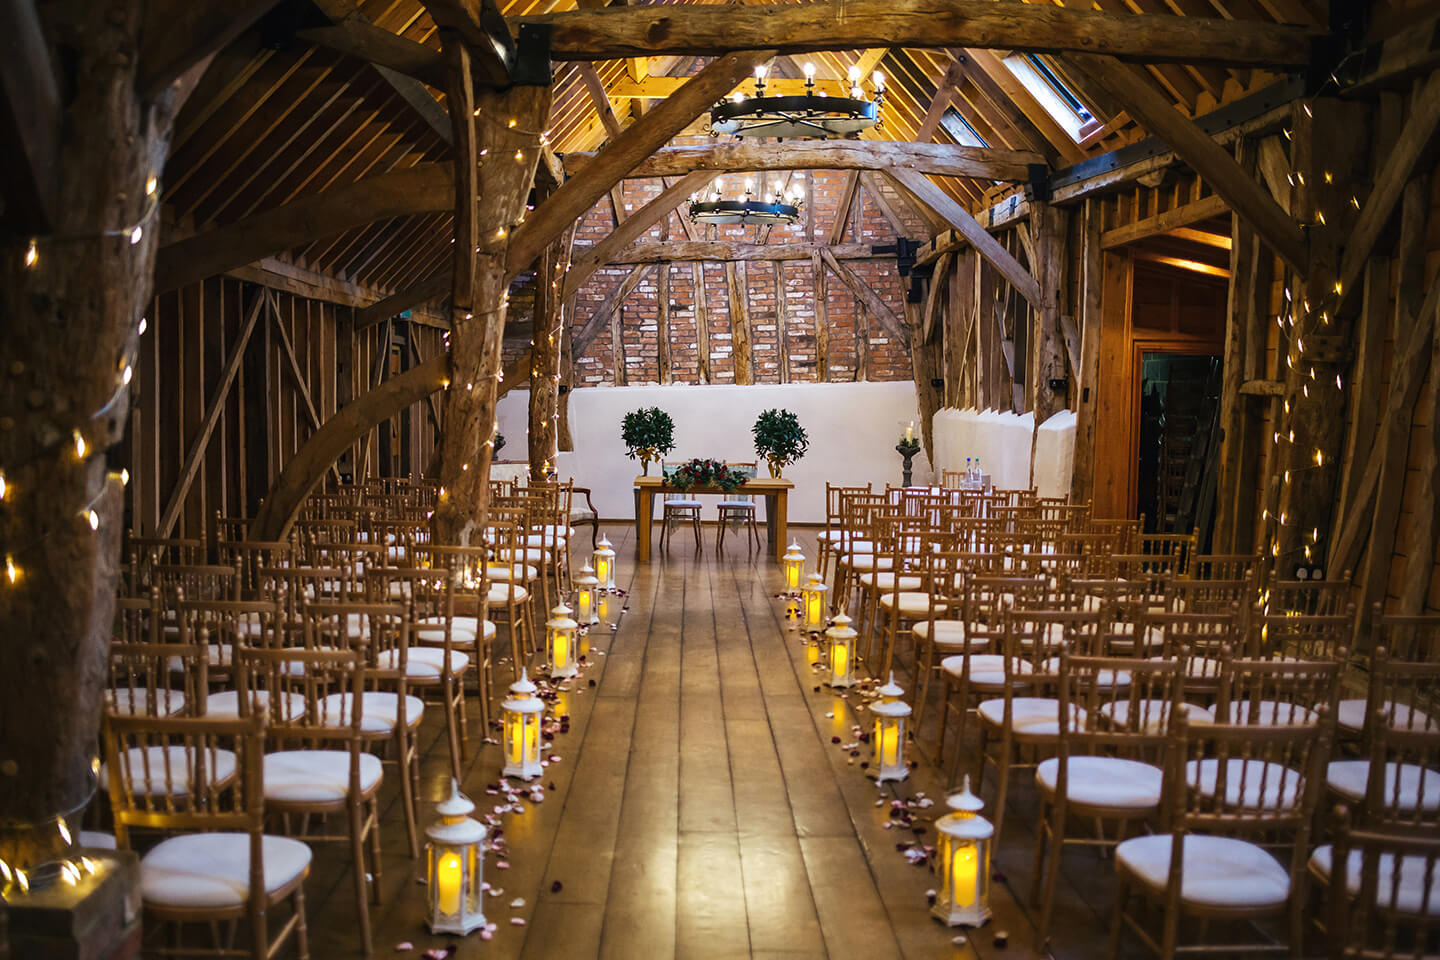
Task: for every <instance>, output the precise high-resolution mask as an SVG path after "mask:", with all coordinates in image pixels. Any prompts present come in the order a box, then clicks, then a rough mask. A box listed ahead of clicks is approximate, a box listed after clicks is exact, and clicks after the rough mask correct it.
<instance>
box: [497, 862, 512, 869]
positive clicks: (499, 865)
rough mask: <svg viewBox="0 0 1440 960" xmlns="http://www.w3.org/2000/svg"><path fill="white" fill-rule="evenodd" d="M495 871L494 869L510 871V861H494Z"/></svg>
mask: <svg viewBox="0 0 1440 960" xmlns="http://www.w3.org/2000/svg"><path fill="white" fill-rule="evenodd" d="M495 869H496V870H509V869H510V861H509V860H496V861H495Z"/></svg>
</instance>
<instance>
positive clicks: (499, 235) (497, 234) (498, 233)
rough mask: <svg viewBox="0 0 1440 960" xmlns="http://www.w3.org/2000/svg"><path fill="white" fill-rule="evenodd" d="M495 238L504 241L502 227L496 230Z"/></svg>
mask: <svg viewBox="0 0 1440 960" xmlns="http://www.w3.org/2000/svg"><path fill="white" fill-rule="evenodd" d="M495 236H496V238H497V239H500V240H504V239H505V228H504V227H501V228H500V229H499V230H496V231H495Z"/></svg>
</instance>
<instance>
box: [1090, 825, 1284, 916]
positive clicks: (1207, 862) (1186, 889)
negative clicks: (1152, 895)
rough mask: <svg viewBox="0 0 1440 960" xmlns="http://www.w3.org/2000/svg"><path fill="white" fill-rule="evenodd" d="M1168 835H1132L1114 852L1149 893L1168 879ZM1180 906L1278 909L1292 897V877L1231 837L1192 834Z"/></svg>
mask: <svg viewBox="0 0 1440 960" xmlns="http://www.w3.org/2000/svg"><path fill="white" fill-rule="evenodd" d="M1173 843H1174V839H1173V838H1172V837H1171V836H1170V834H1168V833H1162V834H1155V835H1152V836H1148V837H1134V838H1132V839H1130V840H1126V841H1125V842H1123V843H1121V844H1120V845H1119V846H1117V847H1116V848H1115V859H1116V862H1117V863H1118V864H1120V865H1122V866H1124V867H1125V868H1126V869H1127V870H1129V871H1130V872H1131V873H1132V874H1134V875H1135V876H1136V877H1137V878H1139V879H1140V881H1141V882H1142V883H1144V884H1145V885H1146V886H1147V887H1149V888H1150V889H1152V890H1164V889H1166V887H1167V886H1168V885H1169V881H1170V851H1171V846H1172V844H1173ZM1184 844H1185V845H1184V848H1183V849H1184V854H1183V857H1184V862H1183V863H1182V874H1181V878H1180V900H1181V902H1182V903H1186V904H1193V905H1195V906H1204V907H1258V908H1264V907H1278V906H1280V905H1282V904H1284V903H1285V902H1286V900H1288V899H1289V897H1290V874H1289V873H1288V872H1287V871H1286V869H1285V867H1284V866H1282V865H1281V863H1280V861H1279V860H1276V859H1275V857H1274V856H1272V855H1271V854H1270V852H1269V851H1267V850H1265V849H1264V848H1263V847H1258V846H1256V845H1255V844H1253V843H1247V842H1246V841H1244V840H1236V839H1234V838H1232V837H1210V836H1202V835H1199V834H1190V835H1189V836H1186V837H1185V840H1184Z"/></svg>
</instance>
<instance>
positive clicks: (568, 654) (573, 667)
mask: <svg viewBox="0 0 1440 960" xmlns="http://www.w3.org/2000/svg"><path fill="white" fill-rule="evenodd" d="M571 613H572V611H571V609H570V608H569V607H567V606H566V605H565V604H563V603H561V604H558V605H557V606H556V607H555V609H553V610H551V611H550V619H549V620H547V621H546V622H545V639H546V641H547V643H548V646H549V649H550V678H551V679H552V680H554V679H558V678H561V677H573V676H575V675H576V674H577V673H579V672H580V667H579V665H578V664H577V663H576V662H575V632H576V630H577V629H578V628H579V626H580V625H579V624H578V623H576V622H575V621H574V620H572V619H571V618H570V614H571Z"/></svg>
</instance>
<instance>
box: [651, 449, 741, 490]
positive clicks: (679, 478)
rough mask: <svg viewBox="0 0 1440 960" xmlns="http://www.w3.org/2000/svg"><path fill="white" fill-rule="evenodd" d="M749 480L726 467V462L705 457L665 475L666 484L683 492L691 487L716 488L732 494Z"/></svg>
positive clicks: (683, 464)
mask: <svg viewBox="0 0 1440 960" xmlns="http://www.w3.org/2000/svg"><path fill="white" fill-rule="evenodd" d="M748 479H750V478H749V477H748V476H747V475H746V474H745V473H743V472H742V471H740V470H737V469H735V468H734V467H729V466H726V465H725V463H724V461H721V460H709V459H705V458H703V457H696V458H695V459H693V460H690V461H688V462H686V463H682V464H681V465H680V466H678V467H676V468H675V469H674V470H671V471H670V472H669V473H667V474H665V484H666V485H667V486H669V487H672V488H674V489H676V490H679V491H681V492H684V491H686V490H689V489H690V488H691V487H708V486H716V487H719V488H720V489H721V490H722V491H724V492H725V493H731V492H733V491H735V490H737V489H739V488H740V487H742V486H744V485H745V481H747V480H748Z"/></svg>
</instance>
